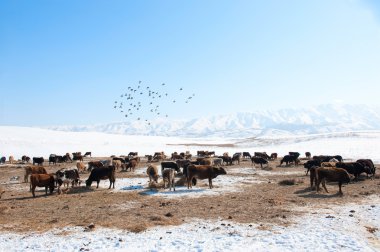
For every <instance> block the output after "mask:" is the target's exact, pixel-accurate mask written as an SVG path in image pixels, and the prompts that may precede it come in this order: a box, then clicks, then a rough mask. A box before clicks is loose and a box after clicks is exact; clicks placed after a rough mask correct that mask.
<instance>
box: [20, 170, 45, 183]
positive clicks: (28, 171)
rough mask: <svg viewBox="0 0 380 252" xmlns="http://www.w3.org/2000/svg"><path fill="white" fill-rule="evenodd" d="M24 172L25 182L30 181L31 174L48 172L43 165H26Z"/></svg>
mask: <svg viewBox="0 0 380 252" xmlns="http://www.w3.org/2000/svg"><path fill="white" fill-rule="evenodd" d="M24 169H25V174H24V182H25V183H28V182H29V181H28V178H29V175H31V174H47V172H46V169H45V168H44V167H42V166H26V167H25V168H24Z"/></svg>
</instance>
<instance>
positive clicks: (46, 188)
mask: <svg viewBox="0 0 380 252" xmlns="http://www.w3.org/2000/svg"><path fill="white" fill-rule="evenodd" d="M47 190H48V187H47V186H45V195H46V196H47Z"/></svg>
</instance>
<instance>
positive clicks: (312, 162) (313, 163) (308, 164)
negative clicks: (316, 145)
mask: <svg viewBox="0 0 380 252" xmlns="http://www.w3.org/2000/svg"><path fill="white" fill-rule="evenodd" d="M313 166H317V167H319V166H321V161H320V160H318V159H312V160H308V161H307V162H306V163H304V164H303V167H305V169H307V171H306V176H307V174H308V173H309V171H310V169H311V167H313Z"/></svg>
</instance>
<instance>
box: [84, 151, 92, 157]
mask: <svg viewBox="0 0 380 252" xmlns="http://www.w3.org/2000/svg"><path fill="white" fill-rule="evenodd" d="M87 156H90V157H91V151H87V152H86V153H85V154H84V155H83V157H87Z"/></svg>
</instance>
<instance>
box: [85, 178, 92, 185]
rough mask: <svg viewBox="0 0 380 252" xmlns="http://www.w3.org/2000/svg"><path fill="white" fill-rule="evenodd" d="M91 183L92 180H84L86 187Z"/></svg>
mask: <svg viewBox="0 0 380 252" xmlns="http://www.w3.org/2000/svg"><path fill="white" fill-rule="evenodd" d="M91 184H92V180H89V179H87V180H86V186H87V187H90V186H91Z"/></svg>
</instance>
